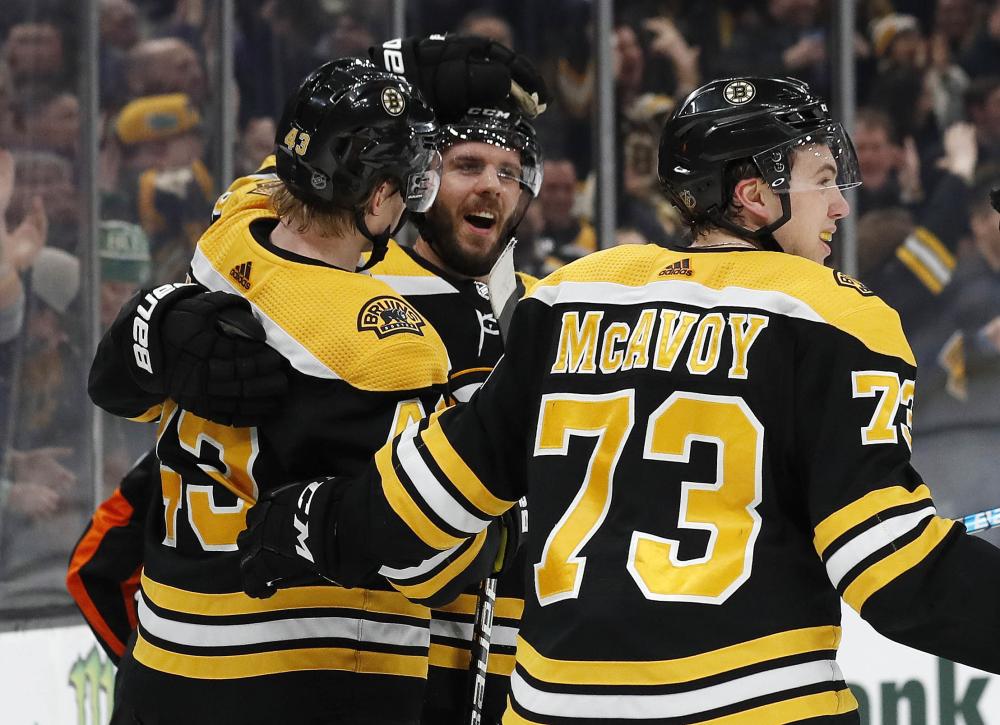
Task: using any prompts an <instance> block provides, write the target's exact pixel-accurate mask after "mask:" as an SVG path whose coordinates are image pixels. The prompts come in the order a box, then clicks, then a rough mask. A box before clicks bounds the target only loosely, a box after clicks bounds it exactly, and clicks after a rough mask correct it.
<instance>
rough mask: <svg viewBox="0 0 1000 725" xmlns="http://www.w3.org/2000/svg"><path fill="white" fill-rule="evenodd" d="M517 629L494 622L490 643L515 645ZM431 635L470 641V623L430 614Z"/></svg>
mask: <svg viewBox="0 0 1000 725" xmlns="http://www.w3.org/2000/svg"><path fill="white" fill-rule="evenodd" d="M469 616H472V615H469ZM494 621H495V620H494ZM517 631H518V630H517V627H506V626H504V625H502V624H494V625H493V633H492V634H491V635H490V644H491V645H501V646H503V647H516V646H517ZM431 637H451V638H452V639H461V640H464V641H466V642H471V641H472V623H471V622H453V621H451V620H450V619H435V618H434V615H433V614H432V615H431Z"/></svg>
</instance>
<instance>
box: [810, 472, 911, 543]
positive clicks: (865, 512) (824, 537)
mask: <svg viewBox="0 0 1000 725" xmlns="http://www.w3.org/2000/svg"><path fill="white" fill-rule="evenodd" d="M930 497H931V492H930V489H928V488H927V486H925V485H923V484H921V485H920V486H917V488H916V489H915V490H913V491H908V490H907V489H905V488H903V487H902V486H890V487H888V488H880V489H877V490H875V491H870V492H869V493H866V494H865V495H864V496H862V497H861V498H859V499H858V500H856V501H852V502H851V503H849V504H847V505H846V506H844V508H842V509H840V510H839V511H834V512H833V513H832V514H830V515H829V516H827V517H826V518H825V519H823V520H822V521H821V522H819V524H817V525H816V530H815V536H814V537H813V546H815V547H816V552H817V553H818V554H819V555H820V556H823V552H824V551H826V547H828V546H829V545H830V544H832V543H833V542H834V541H835V540H836V539H837V537H839V536H841V535H842V534H843V533H844V532H846V531H848V530H850V529H852V528H854V527H855V526H857V525H858V524H860V523H861V522H863V521H866V520H868V519H870V518H871V517H872V516H874V515H875V514H877V513H880V512H882V511H885V510H886V509H889V508H892V507H893V506H901V505H903V504H908V503H914V502H916V501H920V500H922V499H927V500H928V503H930Z"/></svg>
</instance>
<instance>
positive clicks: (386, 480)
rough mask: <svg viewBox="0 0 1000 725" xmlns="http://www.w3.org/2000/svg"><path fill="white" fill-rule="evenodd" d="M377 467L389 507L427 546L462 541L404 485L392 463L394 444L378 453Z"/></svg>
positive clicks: (446, 546) (440, 546) (441, 547)
mask: <svg viewBox="0 0 1000 725" xmlns="http://www.w3.org/2000/svg"><path fill="white" fill-rule="evenodd" d="M375 467H376V468H377V469H378V472H379V476H380V477H381V479H382V492H383V493H384V494H385V498H386V501H388V502H389V506H391V507H392V510H393V511H395V512H396V515H397V516H399V518H400V519H402V520H403V523H405V524H406V525H407V526H408V527H409V528H410V530H411V531H412V532H413V533H414V534H415V535H416V536H417V537H418V538H419V539H420V540H421V541H422V542H424V543H425V544H427V546H429V547H431V548H433V549H437V550H439V551H444V550H445V549H450V548H452V547H454V546H458V545H459V544H460V543H462V539H460V538H458V537H456V536H452V535H451V534H449V533H447V532H445V531H442V530H441V529H440V527H438V526H437V525H436V524H435V523H434V522H433V521H431V520H430V518H428V516H427V514H425V513H424V511H423V509H421V508H420V506H418V505H417V503H416V502H415V501H414V500H413V497H412V496H410V494H409V493H408V492H407V490H406V489H405V488H404V487H403V482H402V481H400V480H399V476H398V475H397V474H396V469H395V468H394V467H393V465H392V446H391V445H385V446H382V448H381V449H380V450H379V452H378V453H376V454H375Z"/></svg>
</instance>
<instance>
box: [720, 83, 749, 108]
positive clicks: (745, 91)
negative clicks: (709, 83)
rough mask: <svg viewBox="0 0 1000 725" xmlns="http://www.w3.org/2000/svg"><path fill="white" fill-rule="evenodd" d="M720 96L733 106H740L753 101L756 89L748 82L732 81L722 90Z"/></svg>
mask: <svg viewBox="0 0 1000 725" xmlns="http://www.w3.org/2000/svg"><path fill="white" fill-rule="evenodd" d="M722 95H723V96H724V97H725V99H726V100H727V101H729V102H730V103H732V104H733V105H734V106H740V105H743V104H744V103H747V102H749V101H751V100H753V97H754V96H755V95H757V89H756V88H754V87H753V83H750V82H749V81H733V82H732V83H730V84H728V85H727V86H726V87H725V88H724V89H722Z"/></svg>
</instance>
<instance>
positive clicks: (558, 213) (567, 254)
mask: <svg viewBox="0 0 1000 725" xmlns="http://www.w3.org/2000/svg"><path fill="white" fill-rule="evenodd" d="M544 168H545V172H544V175H543V177H542V189H541V191H540V192H539V194H538V202H539V203H538V204H537V205H536V206H538V207H539V208H540V209H541V213H542V227H541V230H540V232H539V234H538V241H537V244H536V250H537V254H538V257H539V258H540V259H541V260H543V263H542V270H541V271H542V274H543V275H544V274H549V273H550V272H552V271H553V270H555V269H557V268H559V267H561V266H563V265H564V264H567V263H568V262H572V261H573V260H574V259H579V258H580V257H583V256H584V255H587V254H590V253H591V252H594V251H596V250H597V233H596V232H595V231H594V227H593V226H591V224H590V223H589V222H587V221H586V220H585V219H583V218H581V216H580V215H579V213H577V212H576V211H575V206H576V201H577V185H578V180H577V175H576V167H575V166H574V165H573V162H572V161H570V160H569V159H567V158H552V159H546V161H545V167H544Z"/></svg>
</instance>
